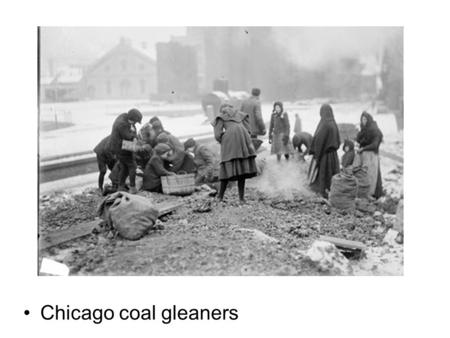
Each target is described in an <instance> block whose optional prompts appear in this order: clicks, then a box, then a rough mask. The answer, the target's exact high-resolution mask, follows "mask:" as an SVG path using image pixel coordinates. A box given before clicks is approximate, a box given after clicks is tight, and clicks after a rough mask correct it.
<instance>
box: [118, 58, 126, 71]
mask: <svg viewBox="0 0 450 338" xmlns="http://www.w3.org/2000/svg"><path fill="white" fill-rule="evenodd" d="M120 65H121V66H122V70H123V71H125V70H127V60H122V61H121V62H120Z"/></svg>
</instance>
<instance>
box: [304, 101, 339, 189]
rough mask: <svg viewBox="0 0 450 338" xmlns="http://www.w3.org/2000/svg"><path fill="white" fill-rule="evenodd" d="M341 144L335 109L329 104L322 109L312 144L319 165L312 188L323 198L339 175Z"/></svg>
mask: <svg viewBox="0 0 450 338" xmlns="http://www.w3.org/2000/svg"><path fill="white" fill-rule="evenodd" d="M340 144H341V140H340V137H339V129H338V126H337V124H336V121H335V120H334V115H333V109H332V108H331V106H330V105H329V104H324V105H322V106H321V107H320V122H319V124H318V126H317V129H316V132H315V133H314V137H313V140H312V143H311V149H310V153H311V154H312V155H313V159H314V161H315V163H316V165H317V168H318V172H317V178H316V179H315V180H314V181H313V182H312V184H311V188H312V189H313V190H315V191H317V192H318V193H320V194H321V195H322V196H323V197H327V195H328V193H327V191H329V190H330V187H331V178H332V177H333V176H334V175H335V174H337V173H339V158H338V156H337V150H338V149H339V146H340Z"/></svg>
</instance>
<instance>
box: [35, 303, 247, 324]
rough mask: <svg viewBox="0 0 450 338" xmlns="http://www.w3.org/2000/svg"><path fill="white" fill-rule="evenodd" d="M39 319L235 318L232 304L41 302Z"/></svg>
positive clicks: (168, 322) (223, 319)
mask: <svg viewBox="0 0 450 338" xmlns="http://www.w3.org/2000/svg"><path fill="white" fill-rule="evenodd" d="M41 318H42V319H43V320H48V321H50V320H56V321H77V320H80V321H90V322H92V323H94V324H101V323H103V322H104V321H111V320H124V321H129V320H131V321H137V320H146V321H147V320H148V321H156V320H160V321H161V323H163V324H171V323H173V322H175V321H186V320H188V321H199V320H200V321H225V320H230V321H235V320H237V319H239V314H238V309H236V308H221V309H219V308H189V309H187V308H181V307H178V306H176V305H172V306H171V307H164V308H161V309H160V310H158V309H157V306H156V305H152V306H150V307H148V308H139V309H138V308H122V309H119V310H114V309H110V308H92V309H91V308H76V307H74V308H72V307H71V306H70V305H66V306H59V305H49V304H47V305H44V306H42V308H41Z"/></svg>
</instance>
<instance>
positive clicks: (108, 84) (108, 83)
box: [106, 81, 111, 95]
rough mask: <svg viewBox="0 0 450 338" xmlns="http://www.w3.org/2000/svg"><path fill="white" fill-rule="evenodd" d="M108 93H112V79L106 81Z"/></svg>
mask: <svg viewBox="0 0 450 338" xmlns="http://www.w3.org/2000/svg"><path fill="white" fill-rule="evenodd" d="M106 94H107V95H111V81H106Z"/></svg>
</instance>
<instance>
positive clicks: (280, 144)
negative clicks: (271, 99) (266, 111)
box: [269, 102, 294, 161]
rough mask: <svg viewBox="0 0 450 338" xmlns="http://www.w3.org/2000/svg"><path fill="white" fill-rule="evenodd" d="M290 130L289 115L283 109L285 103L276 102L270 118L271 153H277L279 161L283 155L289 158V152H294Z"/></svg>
mask: <svg viewBox="0 0 450 338" xmlns="http://www.w3.org/2000/svg"><path fill="white" fill-rule="evenodd" d="M290 132H291V127H290V124H289V117H288V114H287V113H286V112H285V111H284V109H283V103H282V102H275V103H274V104H273V112H272V116H271V118H270V127H269V143H271V144H272V149H271V153H272V154H276V155H277V160H278V161H280V160H281V155H284V157H285V158H286V160H289V154H292V153H293V152H294V149H293V147H292V143H291V140H290V138H289V134H290Z"/></svg>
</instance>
